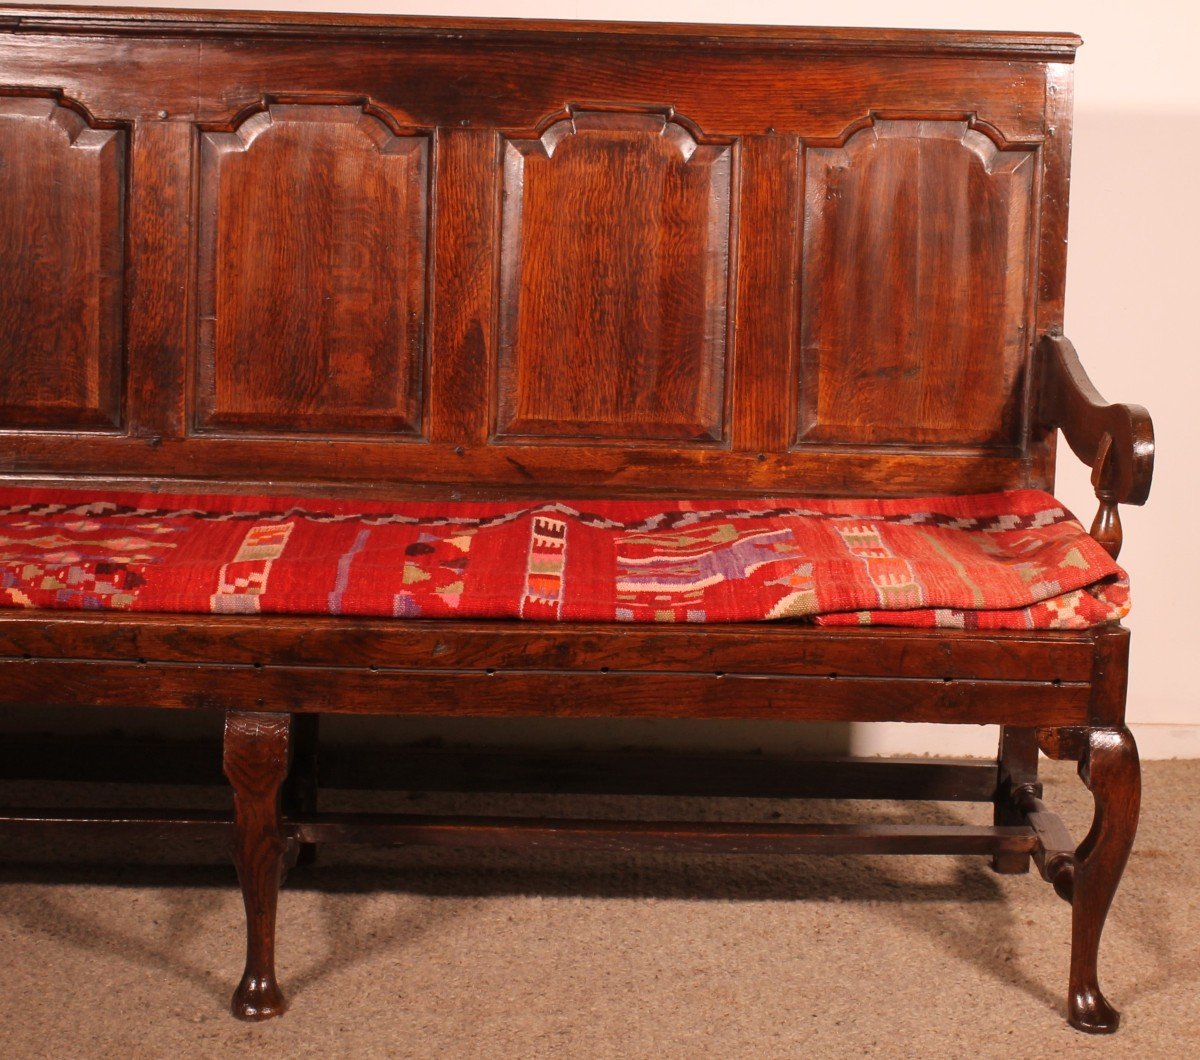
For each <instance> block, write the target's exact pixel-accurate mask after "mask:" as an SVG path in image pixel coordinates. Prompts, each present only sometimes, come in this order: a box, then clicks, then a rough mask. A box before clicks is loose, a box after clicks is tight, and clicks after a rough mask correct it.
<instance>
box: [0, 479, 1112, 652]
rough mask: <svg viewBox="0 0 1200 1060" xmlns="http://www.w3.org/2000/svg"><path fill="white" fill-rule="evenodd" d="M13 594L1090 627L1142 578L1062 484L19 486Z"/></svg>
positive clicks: (290, 608)
mask: <svg viewBox="0 0 1200 1060" xmlns="http://www.w3.org/2000/svg"><path fill="white" fill-rule="evenodd" d="M0 607H10V608H15V607H26V608H60V609H61V608H70V609H83V610H86V609H96V610H121V611H160V612H206V613H216V614H245V613H251V612H262V613H264V614H265V613H276V614H290V615H371V616H381V615H383V616H389V617H396V618H413V617H422V618H456V617H457V618H509V619H531V620H538V621H551V622H553V621H580V622H747V621H764V620H770V619H799V620H806V621H810V622H817V623H820V624H822V625H894V626H947V627H958V628H963V627H966V628H981V629H1078V628H1083V627H1087V626H1092V625H1097V624H1100V623H1103V622H1112V621H1115V620H1117V619H1120V618H1121V617H1123V616H1124V615H1125V614H1126V613H1127V612H1128V610H1129V583H1128V581H1127V579H1126V577H1125V574H1124V572H1123V571H1122V570H1121V569H1120V568H1119V567H1118V566H1117V565H1116V564H1115V563H1114V562H1113V561H1112V560H1111V559H1110V558H1109V556H1108V554H1107V553H1106V552H1105V551H1104V550H1103V549H1102V548H1101V547H1100V546H1099V545H1098V544H1096V542H1095V541H1093V540H1092V539H1091V538H1090V537H1089V536H1088V535H1087V534H1086V533H1085V532H1084V530H1083V528H1082V527H1081V526H1080V525H1079V523H1078V522H1077V521H1076V520H1075V518H1074V517H1073V516H1072V515H1071V514H1070V512H1068V511H1066V510H1065V509H1064V508H1063V507H1062V505H1060V504H1059V503H1058V502H1057V501H1056V500H1055V499H1054V498H1053V497H1051V496H1050V495H1049V494H1046V493H1041V492H1038V491H1035V490H1018V491H1011V492H1006V493H990V494H981V495H975V496H961V497H933V498H921V499H911V500H888V501H884V500H878V501H873V500H806V499H795V498H793V499H775V498H772V499H763V500H753V501H743V500H732V501H731V500H723V501H712V500H693V501H575V500H573V501H547V502H544V503H530V502H514V501H507V502H488V503H451V502H426V501H420V502H405V503H379V502H372V501H360V500H354V501H350V500H323V499H316V498H311V497H309V498H300V497H216V496H184V495H178V494H146V495H139V494H127V493H108V492H95V493H88V492H84V491H79V490H45V489H5V490H0Z"/></svg>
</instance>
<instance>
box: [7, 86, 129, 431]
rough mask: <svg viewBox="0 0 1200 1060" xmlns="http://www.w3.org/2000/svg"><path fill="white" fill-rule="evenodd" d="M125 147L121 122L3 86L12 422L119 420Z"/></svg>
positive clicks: (56, 424)
mask: <svg viewBox="0 0 1200 1060" xmlns="http://www.w3.org/2000/svg"><path fill="white" fill-rule="evenodd" d="M4 83H5V82H4V80H3V79H2V78H0V86H3V85H4ZM126 145H127V137H126V134H125V132H124V130H123V129H122V128H120V127H119V126H118V124H117V123H115V122H108V123H104V124H101V123H98V122H96V121H95V120H94V119H92V118H91V116H90V115H88V114H87V113H86V112H85V111H84V110H83V109H82V108H77V107H75V106H72V105H69V104H67V103H66V102H64V101H63V100H62V99H60V98H57V97H56V96H54V95H43V94H37V95H12V94H9V91H8V90H7V89H5V88H3V87H0V159H2V160H3V161H2V162H0V165H2V166H3V168H2V169H0V178H2V179H3V194H2V195H0V270H2V271H3V276H4V282H3V283H0V348H2V349H3V351H4V371H3V372H0V426H2V427H3V428H5V429H9V430H12V429H14V428H17V429H24V430H72V429H73V430H81V429H88V428H90V429H100V430H110V431H111V430H114V429H118V428H120V427H121V425H122V424H121V420H122V407H121V406H122V402H121V381H122V375H123V360H124V349H123V346H124V341H123V335H122V328H121V323H122V316H123V314H122V297H123V286H124V277H123V252H122V241H123V236H124V228H125V225H124V205H125V168H126ZM47 188H52V189H54V190H55V193H54V194H53V195H47V194H46V189H47Z"/></svg>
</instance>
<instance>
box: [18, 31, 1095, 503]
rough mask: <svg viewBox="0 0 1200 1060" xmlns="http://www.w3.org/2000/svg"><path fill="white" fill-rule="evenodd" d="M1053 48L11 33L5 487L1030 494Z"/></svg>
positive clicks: (363, 34) (1053, 271)
mask: <svg viewBox="0 0 1200 1060" xmlns="http://www.w3.org/2000/svg"><path fill="white" fill-rule="evenodd" d="M1078 43H1079V40H1078V38H1076V37H1074V36H1071V35H1065V34H1000V33H959V32H946V33H941V32H939V33H927V32H917V31H906V32H902V31H873V30H829V29H816V30H813V29H772V28H765V29H764V28H746V27H740V28H738V27H710V26H635V25H622V24H603V23H596V24H581V23H537V22H513V21H468V20H458V21H455V20H438V21H430V20H422V19H405V18H387V19H382V18H371V17H360V16H349V17H339V16H324V15H320V16H317V15H269V16H262V15H243V16H231V15H225V14H205V13H201V12H188V13H183V12H175V13H165V12H136V13H135V12H128V11H127V12H117V13H114V12H112V11H105V10H103V9H98V10H94V11H90V12H89V11H84V10H75V11H72V10H64V9H61V8H58V9H55V8H44V9H32V8H13V7H4V8H0V364H2V371H0V468H2V469H3V473H4V475H5V476H6V477H9V478H11V477H13V476H32V477H40V478H51V477H65V478H68V479H71V478H76V477H98V478H102V479H105V480H117V479H128V480H130V481H131V482H133V481H162V480H179V481H180V483H181V484H182V483H183V481H184V480H197V479H202V480H207V481H209V483H210V485H216V484H219V485H220V486H221V487H222V488H227V487H233V488H238V489H250V488H264V486H263V484H267V483H269V484H271V485H272V488H276V489H278V488H282V487H283V485H284V484H289V485H291V486H297V485H301V484H309V485H311V486H313V487H314V488H333V487H346V488H351V489H358V490H361V489H365V488H389V489H392V490H394V491H396V492H405V491H413V490H422V489H425V490H428V489H433V490H435V491H437V492H438V493H439V494H445V493H447V492H456V491H457V492H458V493H460V494H461V495H466V494H468V493H478V492H480V491H481V490H488V491H501V492H502V491H505V490H513V491H520V492H524V493H530V492H536V493H542V494H545V493H547V492H560V493H576V494H579V493H591V494H597V495H618V494H635V493H638V492H645V491H657V492H665V491H669V492H675V493H689V494H693V495H704V494H709V495H718V494H722V493H738V492H742V493H758V494H795V493H826V494H904V493H908V494H913V493H925V492H964V491H973V490H983V489H991V488H1001V487H1011V486H1021V485H1037V486H1046V485H1048V484H1050V482H1051V479H1052V475H1053V456H1054V450H1053V437H1052V436H1051V435H1050V434H1049V432H1047V431H1045V430H1044V429H1043V428H1042V427H1041V425H1040V423H1039V420H1038V417H1037V413H1036V392H1037V379H1036V366H1035V365H1034V364H1033V362H1032V351H1033V347H1034V344H1035V343H1036V340H1037V338H1038V336H1039V335H1041V334H1043V333H1046V332H1048V331H1052V330H1055V329H1057V328H1059V327H1060V326H1061V323H1062V311H1063V280H1064V272H1065V255H1066V252H1065V236H1066V220H1067V178H1068V164H1069V155H1070V131H1071V128H1070V124H1071V65H1070V64H1071V62H1072V59H1073V56H1074V50H1075V47H1076V46H1077V45H1078Z"/></svg>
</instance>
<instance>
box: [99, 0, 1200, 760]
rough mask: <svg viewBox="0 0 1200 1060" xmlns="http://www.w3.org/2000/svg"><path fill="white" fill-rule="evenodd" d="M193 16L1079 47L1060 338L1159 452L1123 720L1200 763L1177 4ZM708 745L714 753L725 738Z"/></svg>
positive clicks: (466, 4) (1185, 43) (1193, 162)
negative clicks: (1039, 34)
mask: <svg viewBox="0 0 1200 1060" xmlns="http://www.w3.org/2000/svg"><path fill="white" fill-rule="evenodd" d="M136 2H137V0H118V3H116V4H111V3H110V4H109V6H129V5H130V4H134V3H136ZM141 6H157V5H153V4H142V5H141ZM181 6H190V7H216V8H230V7H235V6H241V7H253V8H260V9H261V8H276V9H285V10H297V11H376V12H391V13H421V14H444V15H451V14H453V15H507V16H529V17H544V18H590V19H629V20H654V21H708V22H722V21H723V22H763V23H772V22H774V23H792V24H813V25H820V24H829V23H831V22H832V23H834V24H839V25H865V26H918V27H936V28H962V29H1024V30H1073V31H1075V32H1077V33H1080V34H1082V36H1083V37H1084V40H1085V42H1086V43H1085V46H1084V47H1083V49H1082V50H1081V51H1080V53H1079V59H1078V63H1077V67H1076V121H1075V160H1074V179H1073V182H1072V191H1071V226H1070V258H1069V267H1068V284H1067V329H1066V330H1067V334H1068V335H1069V336H1070V337H1071V338H1073V340H1074V341H1075V343H1076V345H1077V346H1078V348H1079V350H1080V353H1081V355H1082V357H1083V359H1084V363H1085V364H1086V365H1087V367H1088V369H1089V371H1090V372H1091V374H1092V378H1093V379H1094V380H1095V382H1096V384H1097V385H1098V386H1099V387H1100V389H1101V391H1102V392H1103V393H1104V394H1105V395H1107V396H1109V397H1110V399H1112V400H1121V401H1136V402H1139V403H1140V404H1144V405H1146V406H1147V407H1148V408H1149V409H1150V410H1151V412H1152V413H1153V414H1154V418H1155V424H1156V428H1157V435H1158V446H1159V457H1158V465H1157V470H1156V474H1155V485H1154V492H1153V495H1152V497H1151V500H1150V504H1149V506H1148V507H1147V508H1145V509H1126V510H1125V512H1124V522H1125V528H1126V540H1127V544H1126V547H1125V552H1124V553H1123V554H1122V560H1123V562H1124V563H1125V564H1126V565H1127V566H1128V568H1129V569H1130V571H1131V572H1132V576H1133V588H1134V611H1133V614H1132V615H1131V617H1130V619H1129V625H1130V627H1131V628H1132V630H1133V633H1134V637H1133V655H1134V658H1133V665H1132V679H1131V681H1132V683H1131V687H1130V692H1129V718H1130V721H1131V724H1132V725H1133V726H1134V728H1135V730H1136V733H1137V736H1138V739H1139V742H1140V743H1141V745H1142V749H1143V754H1145V755H1147V756H1158V757H1171V756H1175V755H1189V756H1200V681H1197V680H1196V679H1194V678H1193V677H1192V676H1191V674H1190V671H1189V667H1190V666H1191V665H1192V664H1193V662H1194V661H1195V660H1193V658H1192V656H1191V651H1190V649H1188V648H1187V646H1186V642H1185V638H1186V634H1185V632H1184V631H1185V630H1186V629H1188V628H1190V621H1188V619H1186V618H1183V617H1182V616H1184V615H1185V614H1186V613H1187V611H1188V607H1189V605H1188V600H1189V599H1190V593H1191V592H1194V591H1195V588H1194V587H1195V585H1196V582H1197V580H1198V577H1197V575H1198V571H1197V562H1196V559H1195V557H1193V556H1192V555H1191V548H1190V546H1189V547H1188V548H1184V544H1185V540H1186V538H1187V534H1188V532H1189V531H1193V530H1197V529H1200V491H1198V490H1197V489H1196V485H1197V477H1198V476H1197V470H1196V469H1197V467H1200V384H1198V382H1197V376H1198V370H1197V366H1196V360H1197V353H1198V352H1200V351H1198V349H1197V345H1198V344H1197V340H1196V328H1195V324H1194V318H1195V306H1196V303H1197V301H1200V291H1198V290H1197V280H1198V279H1200V268H1198V267H1197V264H1196V257H1195V255H1196V250H1197V245H1198V244H1200V208H1198V207H1197V196H1196V193H1195V191H1194V185H1195V183H1196V181H1197V177H1198V175H1200V76H1198V75H1197V66H1198V65H1200V56H1198V55H1197V52H1196V49H1197V44H1198V41H1200V7H1198V6H1196V5H1193V4H1191V3H1185V2H1182V0H1180V2H1176V3H1172V2H1170V0H1143V2H1142V3H1139V4H1136V5H1130V4H1127V3H1113V2H1107V3H1105V2H1092V3H1088V2H1086V0H1066V2H1059V3H1055V4H1047V3H1045V2H1044V0H1043V2H1032V0H1007V2H1006V3H1005V4H1003V5H998V4H988V5H983V4H965V3H962V2H961V0H907V2H896V0H891V2H883V0H863V2H843V3H841V4H837V5H831V4H829V3H827V2H822V3H813V2H806V0H793V2H788V3H784V2H782V0H740V2H738V3H733V2H731V0H576V2H575V3H570V2H565V3H564V2H560V0H513V2H507V3H506V2H502V0H451V2H448V3H446V2H442V3H439V2H437V0H419V2H417V3H413V4H405V3H400V2H389V0H382V2H374V3H372V2H370V0H361V2H350V3H339V2H337V0H318V2H316V3H312V2H308V3H306V2H304V0H284V2H278V0H276V2H272V0H259V2H257V3H254V4H251V5H237V4H234V3H230V2H225V3H220V2H217V3H205V2H193V3H188V4H184V5H181ZM1063 453H1064V458H1063V459H1062V460H1061V462H1060V463H1061V468H1062V473H1061V475H1060V483H1061V485H1060V489H1059V493H1060V495H1061V496H1062V497H1063V499H1064V500H1065V501H1066V502H1067V503H1068V505H1070V506H1071V507H1072V508H1073V509H1075V510H1076V511H1077V512H1078V513H1079V515H1080V517H1081V518H1084V519H1085V520H1088V519H1090V518H1091V514H1092V511H1093V510H1094V502H1093V501H1092V499H1091V493H1090V489H1089V487H1088V484H1087V475H1086V472H1085V470H1084V469H1083V468H1082V467H1080V466H1079V465H1078V464H1077V463H1076V462H1075V460H1074V458H1073V457H1071V455H1070V453H1069V451H1066V450H1065V447H1064V450H1063ZM1176 616H1181V617H1178V618H1177V617H1176ZM921 728H923V727H921ZM606 731H607V730H606ZM655 731H657V730H655ZM646 734H647V735H650V730H649V729H647V730H646ZM614 735H615V734H614ZM637 735H638V730H637V729H636V728H631V729H629V730H628V731H626V730H623V731H622V736H623V738H626V739H630V738H636V736H637ZM710 735H711V736H714V737H718V738H719V732H718V731H717V730H715V729H714V730H711V732H710ZM760 736H761V738H762V740H763V741H766V742H768V743H771V744H776V743H778V742H781V741H782V742H786V741H787V740H788V737H787V735H786V733H785V732H784V730H783V729H782V728H780V729H776V728H774V727H764V728H763V729H762V730H761V731H760ZM994 739H995V737H994V734H993V733H991V732H989V731H980V730H974V729H969V730H963V729H947V730H943V731H940V732H938V733H936V734H933V733H926V732H922V731H919V728H918V727H914V726H870V727H866V726H864V727H860V728H857V729H855V730H854V731H853V732H852V733H850V734H849V738H848V739H845V738H844V737H838V738H837V739H835V740H834V743H841V744H846V745H848V747H849V748H850V749H853V750H855V751H856V752H859V753H874V752H885V751H905V752H914V753H920V752H924V751H931V750H937V751H939V752H942V753H974V752H979V753H988V752H990V751H991V750H992V749H993V747H994ZM700 742H707V741H706V740H704V739H701V740H700Z"/></svg>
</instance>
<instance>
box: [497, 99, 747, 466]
mask: <svg viewBox="0 0 1200 1060" xmlns="http://www.w3.org/2000/svg"><path fill="white" fill-rule="evenodd" d="M689 124H690V123H687V122H686V119H685V118H681V117H677V116H675V115H674V114H673V113H672V112H671V109H670V108H666V109H665V110H644V111H643V110H615V109H614V110H594V109H591V110H589V109H583V108H581V107H574V106H573V107H571V108H569V110H568V113H567V114H566V115H565V116H563V117H560V118H558V119H557V120H555V121H554V122H552V123H551V124H550V125H548V126H547V127H546V128H545V130H544V131H543V132H542V134H541V136H540V137H538V138H537V139H534V140H508V141H507V142H506V143H505V145H504V177H503V192H502V194H503V197H504V215H503V223H502V234H501V248H500V306H499V311H498V312H499V328H500V337H499V365H498V373H499V379H498V381H497V387H496V390H497V395H498V401H499V409H498V413H497V421H496V429H495V435H497V436H519V435H534V436H539V437H548V438H581V437H582V438H589V439H592V440H595V441H613V442H619V443H625V444H628V443H631V442H635V443H636V442H646V441H650V440H655V439H659V440H670V439H678V440H681V441H687V440H692V441H710V442H719V441H723V440H724V438H725V379H726V377H727V375H728V361H729V356H728V350H729V346H730V343H729V341H728V340H729V336H728V334H727V332H728V324H729V294H730V264H731V262H730V246H731V242H732V229H733V227H734V226H733V224H732V222H731V217H730V214H731V209H732V202H733V196H732V181H733V176H734V175H733V155H734V149H733V146H732V143H731V142H729V141H728V140H726V141H725V142H718V143H709V142H704V141H703V140H701V141H698V140H697V137H698V135H699V134H698V131H697V130H695V128H694V127H693V128H689V127H688V126H689ZM568 366H569V370H565V369H567V368H568Z"/></svg>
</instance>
